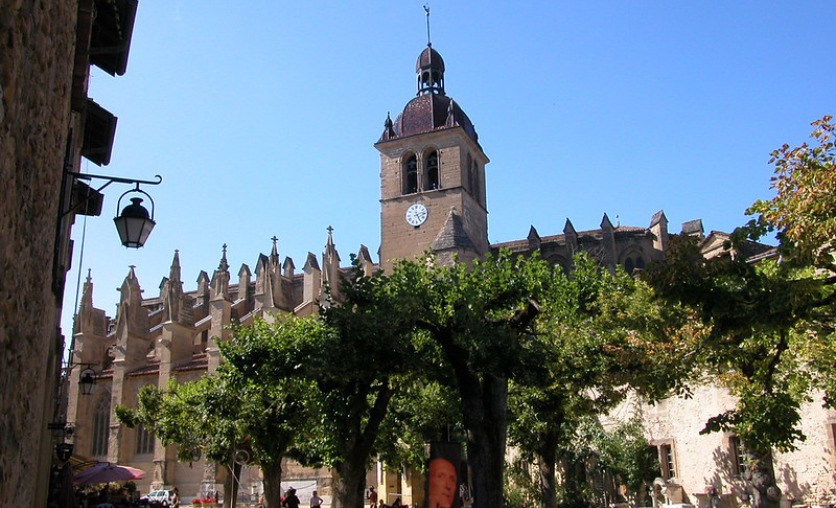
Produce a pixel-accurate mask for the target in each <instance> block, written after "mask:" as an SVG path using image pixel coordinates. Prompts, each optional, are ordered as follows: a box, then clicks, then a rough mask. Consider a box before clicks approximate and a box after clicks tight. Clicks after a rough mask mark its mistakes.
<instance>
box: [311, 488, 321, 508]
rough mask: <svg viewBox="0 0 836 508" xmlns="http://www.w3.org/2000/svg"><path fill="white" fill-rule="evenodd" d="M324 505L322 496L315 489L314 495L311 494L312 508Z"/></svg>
mask: <svg viewBox="0 0 836 508" xmlns="http://www.w3.org/2000/svg"><path fill="white" fill-rule="evenodd" d="M321 506H322V498H321V497H319V495H318V494H317V493H316V491H313V495H312V496H311V508H320V507H321Z"/></svg>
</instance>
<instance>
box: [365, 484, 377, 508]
mask: <svg viewBox="0 0 836 508" xmlns="http://www.w3.org/2000/svg"><path fill="white" fill-rule="evenodd" d="M366 499H368V500H369V507H370V508H377V492H375V490H374V487H373V486H370V487H369V493H368V494H366Z"/></svg>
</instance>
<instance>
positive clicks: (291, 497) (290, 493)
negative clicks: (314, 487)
mask: <svg viewBox="0 0 836 508" xmlns="http://www.w3.org/2000/svg"><path fill="white" fill-rule="evenodd" d="M282 506H286V507H287V508H299V498H298V497H296V489H294V488H293V487H290V488H289V489H287V492H286V493H285V497H284V501H283V502H282Z"/></svg>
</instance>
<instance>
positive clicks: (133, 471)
mask: <svg viewBox="0 0 836 508" xmlns="http://www.w3.org/2000/svg"><path fill="white" fill-rule="evenodd" d="M144 476H145V471H143V470H142V469H137V468H135V467H128V466H120V465H119V464H111V463H109V462H99V463H98V464H96V465H95V466H93V467H91V468H90V469H88V470H86V471H82V472H81V473H78V474H77V475H75V477H74V478H73V483H75V484H76V485H84V484H88V483H110V482H123V481H127V480H141V479H142V478H143V477H144Z"/></svg>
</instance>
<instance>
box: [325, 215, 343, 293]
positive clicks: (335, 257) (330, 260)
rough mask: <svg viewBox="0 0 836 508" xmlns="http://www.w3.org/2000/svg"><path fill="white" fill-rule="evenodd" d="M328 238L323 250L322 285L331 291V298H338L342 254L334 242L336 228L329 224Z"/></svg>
mask: <svg viewBox="0 0 836 508" xmlns="http://www.w3.org/2000/svg"><path fill="white" fill-rule="evenodd" d="M327 231H328V240H327V241H326V242H325V250H324V251H323V252H322V270H323V273H322V276H323V280H322V285H323V286H327V287H328V288H329V290H330V291H331V298H332V299H333V300H336V299H338V297H339V294H340V254H339V253H338V252H337V247H336V245H335V244H334V228H332V227H331V226H328V228H327Z"/></svg>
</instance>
